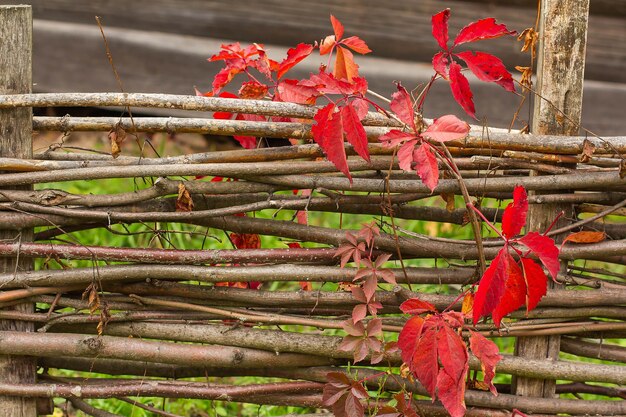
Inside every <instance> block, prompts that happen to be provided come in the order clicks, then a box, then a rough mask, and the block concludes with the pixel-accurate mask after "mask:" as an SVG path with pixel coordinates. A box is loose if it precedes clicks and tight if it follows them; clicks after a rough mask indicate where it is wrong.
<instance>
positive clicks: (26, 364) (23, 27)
mask: <svg viewBox="0 0 626 417" xmlns="http://www.w3.org/2000/svg"><path fill="white" fill-rule="evenodd" d="M31 48H32V12H31V8H30V7H28V6H8V7H0V56H1V57H2V59H1V60H0V92H2V93H3V94H15V93H30V91H31V80H32V75H31V67H32V65H31V52H32V51H31ZM32 147H33V145H32V110H31V109H29V108H20V109H3V110H0V156H3V157H13V158H31V157H32V154H33V153H32ZM15 238H16V233H15V231H0V239H15ZM18 240H19V241H20V242H22V241H26V242H27V241H29V240H32V230H22V231H20V232H19V235H18ZM30 265H32V261H31V260H26V261H24V260H20V261H19V262H18V263H17V265H16V260H15V259H14V258H3V259H0V271H2V272H3V273H14V272H15V271H18V270H20V269H28V268H29V266H30ZM10 309H13V310H17V311H20V312H24V313H32V312H33V304H32V303H26V304H18V305H16V306H14V307H11V308H10ZM0 330H3V331H4V330H19V331H27V332H32V331H33V330H34V325H33V323H29V322H25V321H8V320H0ZM35 370H36V367H35V359H34V358H31V357H24V356H14V355H2V356H0V381H3V382H5V383H13V384H15V383H24V384H28V383H33V382H35ZM0 410H2V415H3V416H6V417H35V416H36V415H37V406H36V401H35V400H34V399H29V398H25V397H5V396H0Z"/></svg>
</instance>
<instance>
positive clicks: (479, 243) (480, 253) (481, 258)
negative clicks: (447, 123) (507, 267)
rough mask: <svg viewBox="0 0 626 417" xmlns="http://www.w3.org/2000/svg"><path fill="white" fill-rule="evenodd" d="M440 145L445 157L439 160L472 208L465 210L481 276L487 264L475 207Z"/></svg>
mask: <svg viewBox="0 0 626 417" xmlns="http://www.w3.org/2000/svg"><path fill="white" fill-rule="evenodd" d="M441 145H442V148H443V150H444V152H445V154H446V158H441V160H442V161H443V162H444V164H446V165H448V167H449V168H450V171H451V172H452V174H453V175H454V176H455V177H456V179H457V180H458V182H459V188H460V189H461V193H462V195H463V200H465V206H466V207H471V208H472V209H469V210H467V212H468V214H469V217H470V222H471V223H472V229H473V230H474V239H475V240H476V249H477V250H478V265H479V268H480V275H481V276H482V275H483V274H484V273H485V270H486V269H487V264H486V261H485V250H484V248H483V240H482V231H481V227H480V223H479V221H478V218H477V217H476V214H475V213H474V210H473V209H475V208H476V207H474V203H472V198H471V197H470V195H469V192H468V191H467V187H466V185H465V182H464V181H463V177H462V176H461V175H460V174H459V168H458V167H457V166H456V162H454V159H453V158H452V155H451V154H450V151H449V150H448V147H447V146H446V145H445V143H442V144H441ZM438 155H439V154H438ZM439 156H440V155H439ZM481 215H482V213H481ZM485 220H486V219H485ZM487 223H489V222H487Z"/></svg>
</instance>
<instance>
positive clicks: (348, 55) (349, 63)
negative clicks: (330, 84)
mask: <svg viewBox="0 0 626 417" xmlns="http://www.w3.org/2000/svg"><path fill="white" fill-rule="evenodd" d="M333 74H334V76H335V78H337V79H338V80H348V82H350V81H352V79H353V78H356V77H358V76H359V66H358V65H357V64H356V63H355V62H354V55H352V52H350V51H349V50H347V49H346V48H342V47H341V46H340V47H338V48H337V56H336V57H335V71H334V72H333Z"/></svg>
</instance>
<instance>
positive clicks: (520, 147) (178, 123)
mask: <svg viewBox="0 0 626 417" xmlns="http://www.w3.org/2000/svg"><path fill="white" fill-rule="evenodd" d="M118 125H119V126H121V127H122V128H124V129H125V130H128V131H131V132H132V131H135V132H170V133H202V134H209V135H226V136H233V135H245V136H256V137H265V138H284V139H289V138H295V139H309V138H311V137H312V135H311V125H310V124H304V123H277V122H251V121H245V120H215V119H200V118H177V117H135V118H133V119H132V120H131V119H130V118H117V117H46V116H39V117H34V118H33V129H34V130H38V131H44V130H53V131H60V132H71V131H101V132H107V131H110V130H112V129H113V128H114V127H115V126H118ZM389 130H390V129H389V128H388V127H380V126H366V127H365V132H366V134H367V137H368V139H369V140H372V141H377V140H378V138H379V137H380V136H382V135H384V134H385V133H387V132H389ZM480 135H481V132H477V131H473V132H471V134H470V136H468V137H467V138H466V139H463V140H459V141H450V142H448V143H449V144H450V146H453V147H463V148H481V149H498V150H512V151H531V152H541V153H552V154H570V155H577V154H579V153H582V151H583V142H584V141H585V140H589V141H590V142H592V143H593V144H594V145H595V146H596V150H595V154H615V153H618V152H619V153H624V152H626V137H623V136H614V137H607V138H602V139H599V138H593V137H589V138H585V137H566V136H539V135H523V134H515V133H498V132H493V133H490V134H489V135H485V136H484V137H482V136H480Z"/></svg>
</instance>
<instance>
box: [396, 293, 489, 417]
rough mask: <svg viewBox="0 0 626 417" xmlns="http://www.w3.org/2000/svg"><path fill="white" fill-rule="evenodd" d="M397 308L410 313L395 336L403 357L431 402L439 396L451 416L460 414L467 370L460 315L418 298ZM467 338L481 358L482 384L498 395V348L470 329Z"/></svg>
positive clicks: (462, 408)
mask: <svg viewBox="0 0 626 417" xmlns="http://www.w3.org/2000/svg"><path fill="white" fill-rule="evenodd" d="M400 309H401V310H402V311H403V312H404V313H406V314H412V315H413V316H412V317H411V318H410V319H409V320H408V321H407V322H406V324H405V325H404V327H403V328H402V331H401V332H400V336H399V337H398V347H399V348H400V351H401V356H402V360H403V361H404V363H405V364H406V365H407V366H408V368H409V370H410V371H411V372H412V373H413V375H415V377H416V378H417V379H418V380H419V381H420V383H421V384H422V385H423V386H424V388H426V390H427V391H428V392H429V394H430V396H431V398H432V399H433V401H434V400H435V398H437V397H438V398H439V400H440V401H441V403H442V404H443V406H444V407H445V408H446V410H448V412H449V413H450V415H451V416H452V417H461V416H463V415H464V414H465V409H466V408H465V400H464V396H465V380H466V377H467V371H468V369H469V354H468V348H467V346H466V344H465V342H464V341H463V338H462V337H461V336H460V331H461V329H462V328H463V326H464V316H463V314H462V313H457V312H453V311H448V312H443V313H439V312H438V311H437V309H436V308H435V306H433V305H432V304H430V303H427V302H425V301H422V300H419V299H417V298H413V299H410V300H407V301H405V302H404V303H402V304H401V305H400ZM422 315H425V317H422ZM469 339H470V342H469V348H470V350H471V351H472V353H474V355H476V357H477V358H478V359H479V360H480V363H481V367H482V370H483V373H484V383H485V385H487V386H488V387H489V389H490V390H491V392H493V393H494V394H497V391H496V388H495V386H494V385H493V384H492V382H491V381H492V379H493V377H494V375H495V367H496V364H497V363H498V362H499V361H500V359H501V356H500V355H499V354H498V347H497V346H496V344H495V343H493V342H492V341H490V340H488V339H486V338H485V337H484V336H482V335H481V334H479V333H475V332H470V338H469Z"/></svg>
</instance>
